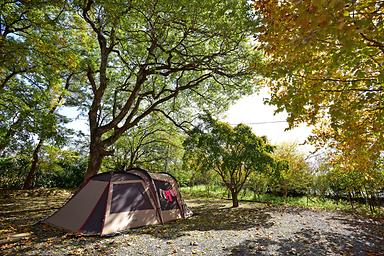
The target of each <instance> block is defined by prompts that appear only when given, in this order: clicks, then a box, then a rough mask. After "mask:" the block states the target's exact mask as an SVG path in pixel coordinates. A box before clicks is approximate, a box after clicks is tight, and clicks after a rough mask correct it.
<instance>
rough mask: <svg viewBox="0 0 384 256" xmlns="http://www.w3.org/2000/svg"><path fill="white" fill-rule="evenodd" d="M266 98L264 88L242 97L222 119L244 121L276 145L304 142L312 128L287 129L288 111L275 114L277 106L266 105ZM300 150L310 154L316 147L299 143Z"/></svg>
mask: <svg viewBox="0 0 384 256" xmlns="http://www.w3.org/2000/svg"><path fill="white" fill-rule="evenodd" d="M264 98H268V92H267V91H266V90H262V91H261V92H259V94H254V95H250V96H246V97H243V98H241V99H240V100H239V101H237V102H236V103H235V104H234V105H233V106H231V107H230V108H229V110H228V111H227V112H226V113H225V115H224V117H223V118H222V121H225V122H228V123H230V124H232V125H236V124H239V123H243V124H246V125H248V126H251V127H252V130H253V131H254V133H255V134H256V135H258V136H267V138H268V139H269V141H270V142H271V143H272V144H275V145H276V144H281V143H285V142H288V143H289V142H296V143H298V144H303V143H304V142H305V140H306V138H307V137H308V136H309V135H310V134H311V128H310V127H308V126H306V125H300V126H299V127H297V128H294V129H292V130H289V131H285V129H286V128H287V127H288V123H287V122H285V120H286V118H287V113H286V112H282V113H278V114H276V115H274V111H275V109H276V107H273V106H269V105H264V103H263V102H264ZM299 150H300V151H301V152H303V153H305V154H309V152H310V151H313V150H314V148H313V147H312V146H310V145H302V146H300V145H299Z"/></svg>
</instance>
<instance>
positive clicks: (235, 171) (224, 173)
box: [185, 117, 273, 207]
mask: <svg viewBox="0 0 384 256" xmlns="http://www.w3.org/2000/svg"><path fill="white" fill-rule="evenodd" d="M204 119H205V123H204V125H203V127H201V128H196V129H195V130H194V131H193V132H192V133H191V134H190V136H189V137H188V138H187V139H186V141H185V150H186V154H187V156H186V157H185V158H186V159H188V155H189V154H191V155H193V156H196V155H199V156H200V158H199V160H198V161H197V164H199V165H202V166H203V167H204V168H205V169H206V170H210V169H211V170H214V171H215V172H216V173H217V174H218V175H219V176H220V177H221V179H222V181H223V183H224V185H225V186H226V187H227V188H228V190H229V191H230V193H231V196H232V204H233V207H238V206H239V202H238V194H239V192H240V191H241V189H242V187H243V185H244V183H245V182H246V181H247V179H248V177H249V176H250V175H251V173H253V172H261V171H263V170H264V169H265V168H266V167H267V166H268V165H269V164H272V163H273V159H272V157H271V155H270V153H271V152H272V151H273V147H272V146H271V145H270V144H268V141H267V139H266V137H258V136H256V135H255V134H254V133H253V132H252V129H251V128H250V127H248V126H246V125H243V124H239V125H237V126H236V127H234V128H232V127H231V126H230V125H229V124H227V123H223V122H219V121H216V120H214V119H212V118H210V117H208V118H204Z"/></svg>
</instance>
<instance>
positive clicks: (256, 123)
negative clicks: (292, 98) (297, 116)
mask: <svg viewBox="0 0 384 256" xmlns="http://www.w3.org/2000/svg"><path fill="white" fill-rule="evenodd" d="M275 123H288V122H287V121H283V120H281V121H265V122H255V123H246V122H240V123H236V124H234V123H230V125H238V124H247V125H259V124H275Z"/></svg>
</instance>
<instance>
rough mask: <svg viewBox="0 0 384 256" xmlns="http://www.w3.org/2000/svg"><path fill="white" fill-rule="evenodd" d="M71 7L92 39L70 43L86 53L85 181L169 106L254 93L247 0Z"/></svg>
mask: <svg viewBox="0 0 384 256" xmlns="http://www.w3.org/2000/svg"><path fill="white" fill-rule="evenodd" d="M73 4H74V6H73V8H74V9H75V10H76V11H78V13H79V15H80V21H79V22H83V23H84V22H85V24H86V30H85V31H83V34H84V36H85V37H87V40H83V42H79V43H76V42H73V43H75V44H76V47H79V48H80V49H81V51H82V52H84V63H86V74H87V84H88V86H89V87H88V90H87V91H86V94H88V95H89V96H90V98H89V105H88V110H89V112H88V116H89V125H90V152H89V164H88V168H87V172H86V175H85V179H88V178H89V177H90V176H92V175H95V174H96V173H97V172H98V171H99V169H100V167H101V164H102V161H103V159H104V157H105V156H107V155H111V154H112V153H113V152H112V151H111V149H110V147H111V146H112V145H113V144H114V143H115V142H116V141H117V140H118V139H119V138H120V137H121V136H122V135H123V134H124V133H125V132H127V131H129V130H130V129H132V128H133V127H135V126H136V125H139V124H140V123H141V122H142V120H144V119H145V118H146V117H147V116H148V115H149V114H151V113H153V112H160V113H163V112H162V110H164V106H165V105H166V103H167V102H171V101H174V102H175V104H178V103H180V102H178V99H183V100H185V102H183V104H182V105H183V106H187V107H190V108H191V107H196V105H197V104H198V101H196V100H195V99H196V98H200V97H201V98H207V99H208V100H212V101H214V102H220V101H221V102H225V101H227V100H229V99H234V98H237V97H239V94H240V92H241V93H250V92H251V91H252V85H251V84H250V83H249V80H248V78H249V74H250V73H249V71H250V69H249V68H248V67H249V65H248V63H249V60H250V59H251V58H255V56H252V54H250V51H248V50H247V49H249V48H250V45H249V43H247V42H248V41H249V38H248V36H249V35H250V32H251V29H252V28H254V19H252V17H251V15H252V14H251V12H250V9H249V5H248V4H247V2H246V1H225V2H223V1H218V0H210V1H204V2H196V1H170V0H161V1H149V0H148V1H130V2H127V1H122V0H121V1H113V2H106V1H92V0H87V1H83V2H81V3H79V2H77V1H74V3H73ZM78 18H79V17H77V18H76V19H78ZM221 89H224V90H221ZM219 91H220V92H219ZM187 96H188V97H187ZM204 102H207V101H204ZM171 110H173V111H176V110H177V109H171Z"/></svg>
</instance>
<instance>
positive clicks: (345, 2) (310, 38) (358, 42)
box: [254, 0, 384, 171]
mask: <svg viewBox="0 0 384 256" xmlns="http://www.w3.org/2000/svg"><path fill="white" fill-rule="evenodd" d="M254 7H255V12H256V13H257V16H258V18H259V20H260V24H261V25H260V26H259V28H258V34H257V35H258V41H259V46H260V49H261V50H263V51H264V52H265V54H266V56H267V58H266V62H265V64H266V65H265V66H264V67H263V72H264V74H265V75H266V76H267V77H268V81H267V83H268V85H269V87H270V89H271V91H272V98H271V100H270V101H269V103H271V104H274V105H276V106H277V107H278V111H281V110H283V109H285V110H286V111H287V112H288V114H289V117H288V121H289V123H290V126H291V127H292V126H294V125H296V124H298V123H300V122H307V123H308V124H310V125H314V126H315V129H314V133H315V136H313V137H312V138H311V140H310V141H311V142H313V143H314V144H317V146H318V147H319V148H321V147H323V146H324V145H327V146H329V147H331V148H334V149H335V151H334V152H336V153H337V154H338V155H339V156H340V157H339V159H336V160H339V162H348V163H349V165H351V166H352V165H354V166H356V167H357V168H358V169H360V171H366V170H369V169H371V168H372V166H373V165H374V163H375V161H376V159H377V158H378V157H379V156H380V153H381V152H383V150H384V140H383V132H382V130H383V126H384V122H383V120H384V119H383V113H384V106H383V103H382V98H383V82H384V69H383V63H384V44H383V37H382V29H383V26H384V25H383V24H384V23H383V22H382V20H383V18H384V14H383V11H382V10H383V2H382V1H371V0H363V1H349V0H326V1H309V0H306V1H289V0H288V1H278V0H273V1H255V2H254Z"/></svg>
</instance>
